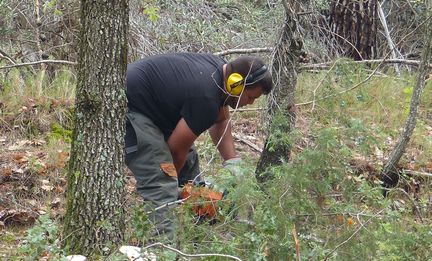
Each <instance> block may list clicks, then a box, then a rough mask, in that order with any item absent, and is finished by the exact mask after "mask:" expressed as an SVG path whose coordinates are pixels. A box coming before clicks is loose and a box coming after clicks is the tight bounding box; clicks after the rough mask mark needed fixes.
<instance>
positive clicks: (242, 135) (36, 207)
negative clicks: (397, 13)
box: [0, 111, 263, 260]
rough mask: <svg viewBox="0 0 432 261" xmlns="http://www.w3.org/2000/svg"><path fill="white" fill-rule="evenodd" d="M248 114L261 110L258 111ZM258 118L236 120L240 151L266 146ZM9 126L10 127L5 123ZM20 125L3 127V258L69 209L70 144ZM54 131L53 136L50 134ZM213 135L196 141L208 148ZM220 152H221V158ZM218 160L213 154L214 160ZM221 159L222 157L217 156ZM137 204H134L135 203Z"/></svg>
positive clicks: (253, 155) (131, 186)
mask: <svg viewBox="0 0 432 261" xmlns="http://www.w3.org/2000/svg"><path fill="white" fill-rule="evenodd" d="M249 114H256V115H258V113H257V111H255V112H252V113H251V112H249ZM255 122H256V119H254V120H252V119H248V118H245V119H239V120H236V121H233V133H234V136H235V143H236V147H237V149H238V151H239V152H240V153H241V155H243V156H246V157H248V158H250V159H255V160H257V159H258V157H259V155H260V151H259V150H260V149H261V148H262V146H263V139H262V137H263V135H261V134H260V133H259V131H258V130H257V125H256V123H255ZM6 126H7V127H6ZM20 130H21V128H20V126H12V125H11V124H9V123H7V124H5V128H0V238H2V240H0V259H2V260H4V259H6V260H7V259H8V257H9V256H11V255H16V254H17V249H18V247H19V246H20V245H22V243H23V241H24V240H25V237H26V231H27V230H28V229H29V228H31V227H32V226H33V225H34V224H35V222H36V221H37V219H38V218H39V217H40V216H41V215H45V214H48V215H49V216H50V218H52V219H54V220H61V218H62V216H63V214H64V213H65V211H66V210H65V191H66V187H67V181H66V175H67V173H66V171H67V170H66V169H67V163H68V159H69V150H70V144H69V143H67V142H65V140H64V139H56V140H55V141H47V133H41V134H40V135H36V136H33V137H32V138H29V137H26V136H25V135H22V134H21V133H20V132H21V131H20ZM48 136H49V135H48ZM209 140H210V139H209V137H208V136H207V135H205V136H204V137H200V138H199V139H198V140H197V142H196V144H197V146H198V147H199V148H201V150H202V148H203V147H206V146H205V144H207V143H209ZM201 152H202V153H205V154H207V155H204V156H205V158H204V157H203V158H202V159H201V165H203V164H206V162H205V161H206V160H210V159H211V158H214V156H215V150H214V148H210V149H208V150H207V151H205V150H204V151H203V150H202V151H201ZM210 154H212V155H210ZM217 157H218V156H216V158H217ZM213 160H214V159H213ZM216 161H219V160H216ZM125 173H126V175H127V183H126V187H127V191H128V197H129V199H128V200H129V202H130V203H131V202H134V201H136V199H137V197H138V196H137V194H136V191H135V180H134V177H133V174H132V173H131V172H130V171H129V170H128V169H127V167H125ZM131 205H132V204H131Z"/></svg>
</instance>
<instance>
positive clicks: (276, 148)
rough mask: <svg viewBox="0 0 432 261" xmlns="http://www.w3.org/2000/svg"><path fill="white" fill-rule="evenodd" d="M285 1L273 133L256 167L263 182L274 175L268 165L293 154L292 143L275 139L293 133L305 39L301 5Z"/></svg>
mask: <svg viewBox="0 0 432 261" xmlns="http://www.w3.org/2000/svg"><path fill="white" fill-rule="evenodd" d="M283 3H284V8H285V11H286V16H285V21H284V24H283V27H282V31H281V35H280V37H279V41H278V42H277V44H276V47H275V48H274V52H273V58H272V66H271V67H272V75H273V79H274V86H275V87H274V90H273V91H272V93H271V94H270V95H269V103H268V110H269V113H270V123H269V133H268V137H267V139H266V141H265V145H264V149H263V152H262V154H261V157H260V159H259V162H258V166H257V169H256V174H257V179H258V180H259V181H261V182H263V181H266V180H268V179H270V178H271V176H270V174H269V173H263V172H264V171H265V169H266V168H267V167H269V166H270V165H278V164H281V162H282V161H286V160H288V159H289V157H290V151H291V148H290V146H289V145H287V144H282V143H278V142H277V141H274V140H272V139H273V136H272V135H273V133H274V132H279V133H287V134H289V133H290V132H291V131H292V129H293V128H294V122H295V106H294V93H295V86H296V83H297V70H298V68H299V66H298V64H299V60H300V55H301V51H302V41H301V37H300V33H299V30H298V21H297V17H296V13H297V11H298V10H296V9H297V8H296V6H295V4H293V3H292V2H289V3H288V2H286V1H283ZM276 117H278V118H279V117H282V120H279V119H278V120H276ZM270 144H271V145H270Z"/></svg>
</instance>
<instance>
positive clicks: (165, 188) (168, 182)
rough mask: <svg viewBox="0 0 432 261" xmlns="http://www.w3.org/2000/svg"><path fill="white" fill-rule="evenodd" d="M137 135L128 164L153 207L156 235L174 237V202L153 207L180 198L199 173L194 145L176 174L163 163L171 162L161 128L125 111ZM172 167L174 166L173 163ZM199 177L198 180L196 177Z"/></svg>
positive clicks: (128, 149) (144, 195)
mask: <svg viewBox="0 0 432 261" xmlns="http://www.w3.org/2000/svg"><path fill="white" fill-rule="evenodd" d="M126 116H127V118H128V120H129V121H130V122H131V124H132V126H133V128H134V130H135V133H136V137H137V147H136V149H132V150H131V148H126V164H127V166H128V167H129V169H130V170H131V171H132V173H133V174H134V176H135V179H136V189H137V191H138V193H139V194H140V195H141V197H142V198H143V199H144V201H146V202H147V203H150V206H149V205H147V206H146V210H150V211H152V212H151V214H150V215H149V218H150V221H152V222H153V223H154V225H155V228H156V231H155V232H154V235H155V237H158V236H163V237H167V238H168V240H174V238H175V227H176V225H175V224H176V218H175V215H174V213H173V208H174V207H175V205H171V206H168V207H164V208H161V209H160V210H157V211H153V209H154V208H156V207H159V206H163V205H166V204H167V203H169V202H173V201H176V200H177V199H178V187H179V186H180V185H183V184H185V183H186V182H187V181H188V180H193V179H195V177H196V176H197V175H198V174H199V172H200V171H199V162H198V154H197V152H196V149H195V147H194V146H192V148H191V149H190V151H189V153H188V155H187V159H186V162H185V165H184V167H183V168H182V170H181V171H180V173H179V174H178V176H177V177H175V176H173V175H172V173H171V176H170V175H169V173H166V171H164V169H165V168H164V167H161V166H163V165H161V164H165V165H166V164H172V163H173V159H172V156H171V152H170V149H169V147H168V144H167V143H166V141H165V139H164V135H163V133H162V132H161V131H160V129H159V128H158V127H157V126H156V125H155V124H154V123H153V122H152V121H151V120H150V119H149V118H147V117H146V116H144V115H142V114H140V113H137V112H128V113H127V114H126ZM172 166H173V165H172ZM196 180H199V178H197V179H196Z"/></svg>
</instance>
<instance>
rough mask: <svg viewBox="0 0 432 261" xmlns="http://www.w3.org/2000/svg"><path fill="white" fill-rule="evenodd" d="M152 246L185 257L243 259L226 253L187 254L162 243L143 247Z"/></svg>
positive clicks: (239, 260)
mask: <svg viewBox="0 0 432 261" xmlns="http://www.w3.org/2000/svg"><path fill="white" fill-rule="evenodd" d="M151 247H162V248H166V249H169V250H171V251H173V252H176V253H177V254H179V255H181V256H184V257H193V258H194V257H215V256H217V257H226V258H231V259H234V260H238V261H241V259H240V258H238V257H236V256H231V255H225V254H186V253H183V252H181V251H180V250H178V249H175V248H173V247H170V246H167V245H164V244H162V243H154V244H151V245H148V246H146V247H143V249H148V248H151Z"/></svg>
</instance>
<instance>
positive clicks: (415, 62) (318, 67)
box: [300, 59, 432, 71]
mask: <svg viewBox="0 0 432 261" xmlns="http://www.w3.org/2000/svg"><path fill="white" fill-rule="evenodd" d="M333 63H334V62H326V63H316V64H304V65H302V66H300V71H305V70H312V69H315V70H325V69H328V68H329V67H330V66H332V65H333ZM350 63H355V64H374V63H398V64H405V65H412V66H419V65H420V61H418V60H406V59H374V60H361V61H343V62H341V64H350ZM429 68H431V69H432V65H429Z"/></svg>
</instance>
